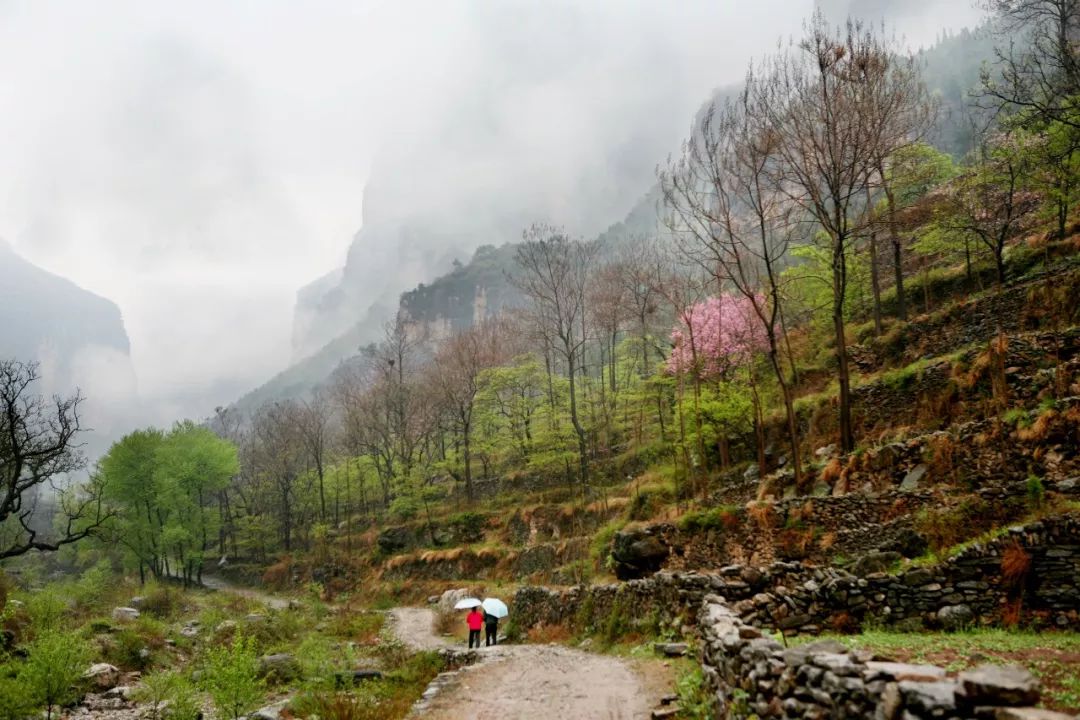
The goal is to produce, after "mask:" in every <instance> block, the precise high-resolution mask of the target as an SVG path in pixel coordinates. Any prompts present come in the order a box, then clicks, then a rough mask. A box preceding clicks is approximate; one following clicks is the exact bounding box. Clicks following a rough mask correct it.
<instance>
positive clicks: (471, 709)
mask: <svg viewBox="0 0 1080 720" xmlns="http://www.w3.org/2000/svg"><path fill="white" fill-rule="evenodd" d="M391 617H392V618H393V628H394V632H395V634H396V635H397V637H398V638H399V639H400V640H401V641H402V642H403V643H405V644H406V645H408V646H410V647H412V648H416V649H419V650H433V649H438V648H442V647H447V646H448V643H447V641H446V640H444V639H443V638H440V637H438V636H436V635H435V633H434V632H433V631H432V622H433V620H434V613H433V612H432V611H431V610H429V609H427V608H397V609H395V610H393V611H391ZM459 647H460V645H459ZM462 649H464V648H462ZM480 655H481V660H480V662H479V663H477V664H476V665H473V666H470V667H467V668H464V669H463V670H461V671H460V672H459V673H458V676H457V678H456V680H455V682H453V683H452V684H450V685H449V686H448V687H446V689H445V690H443V691H442V692H441V693H439V694H438V695H437V696H436V697H435V698H434V699H433V700H432V701H431V702H430V703H429V704H428V705H427V706H426V708H425V709H424V711H423V712H422V713H421V717H423V718H428V719H429V720H549V719H550V718H563V719H565V720H571V719H573V720H594V719H595V720H638V719H639V718H642V719H645V718H649V717H650V714H651V709H652V708H653V707H655V704H656V701H657V700H658V699H659V695H660V694H661V693H662V692H663V689H662V688H661V687H660V683H656V682H653V683H646V682H645V679H644V678H643V676H642V675H641V673H640V672H639V671H638V670H637V669H636V668H635V667H634V666H632V665H631V664H630V663H628V662H627V661H625V660H623V659H621V658H615V657H609V656H605V655H596V654H593V653H588V652H584V651H582V650H574V649H571V648H566V647H560V646H557V645H500V646H498V647H492V648H483V649H481V650H480ZM650 686H652V687H650Z"/></svg>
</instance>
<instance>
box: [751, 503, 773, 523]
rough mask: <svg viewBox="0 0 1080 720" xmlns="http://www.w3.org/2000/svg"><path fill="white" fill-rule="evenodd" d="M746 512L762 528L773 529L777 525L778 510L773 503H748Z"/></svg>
mask: <svg viewBox="0 0 1080 720" xmlns="http://www.w3.org/2000/svg"><path fill="white" fill-rule="evenodd" d="M746 514H747V515H749V516H750V517H751V518H752V519H753V521H754V522H755V523H757V526H758V527H759V528H760V529H762V530H771V529H772V528H774V527H776V510H775V509H774V508H773V505H772V503H768V502H752V503H748V504H747V506H746Z"/></svg>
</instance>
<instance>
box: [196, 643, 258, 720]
mask: <svg viewBox="0 0 1080 720" xmlns="http://www.w3.org/2000/svg"><path fill="white" fill-rule="evenodd" d="M203 677H204V678H205V679H204V680H203V685H204V687H205V689H206V691H207V692H208V693H209V694H210V698H211V699H212V700H213V701H214V707H215V708H217V711H218V713H220V716H221V717H222V718H230V719H231V720H240V718H242V717H244V716H245V715H246V714H247V713H249V712H251V711H252V710H254V709H256V707H257V706H258V704H259V702H260V701H261V700H262V697H263V681H262V680H261V679H260V678H259V658H258V654H257V653H256V650H255V640H254V638H251V637H244V636H243V635H237V636H236V638H235V639H234V640H233V642H232V644H231V645H224V646H221V647H215V648H211V649H210V651H209V653H208V655H207V659H206V664H205V666H204V667H203Z"/></svg>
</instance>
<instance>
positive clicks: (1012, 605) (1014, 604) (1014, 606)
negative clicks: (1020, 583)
mask: <svg viewBox="0 0 1080 720" xmlns="http://www.w3.org/2000/svg"><path fill="white" fill-rule="evenodd" d="M1023 607H1024V603H1023V600H1022V599H1021V598H1014V599H1012V600H1006V601H1005V606H1004V607H1003V608H1002V609H1001V624H1002V625H1004V626H1005V627H1007V628H1013V627H1016V626H1017V625H1019V624H1020V617H1021V615H1022V611H1023Z"/></svg>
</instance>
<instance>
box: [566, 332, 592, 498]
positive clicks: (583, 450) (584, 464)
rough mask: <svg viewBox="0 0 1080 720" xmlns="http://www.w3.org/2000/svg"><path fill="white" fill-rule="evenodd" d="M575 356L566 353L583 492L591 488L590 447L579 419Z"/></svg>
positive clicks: (571, 416)
mask: <svg viewBox="0 0 1080 720" xmlns="http://www.w3.org/2000/svg"><path fill="white" fill-rule="evenodd" d="M575 360H576V358H575V354H574V353H573V352H572V351H570V350H569V349H568V350H567V352H566V361H567V365H569V370H570V372H569V380H570V422H571V423H572V424H573V426H574V432H575V433H576V434H577V438H578V465H579V468H580V472H581V487H582V489H583V490H585V489H587V488H588V486H589V457H588V446H587V444H586V442H585V428H584V427H582V425H581V419H580V418H578V409H577V382H576V381H575V379H574V375H575V372H574V371H575V369H576V368H575V364H576V363H575Z"/></svg>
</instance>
